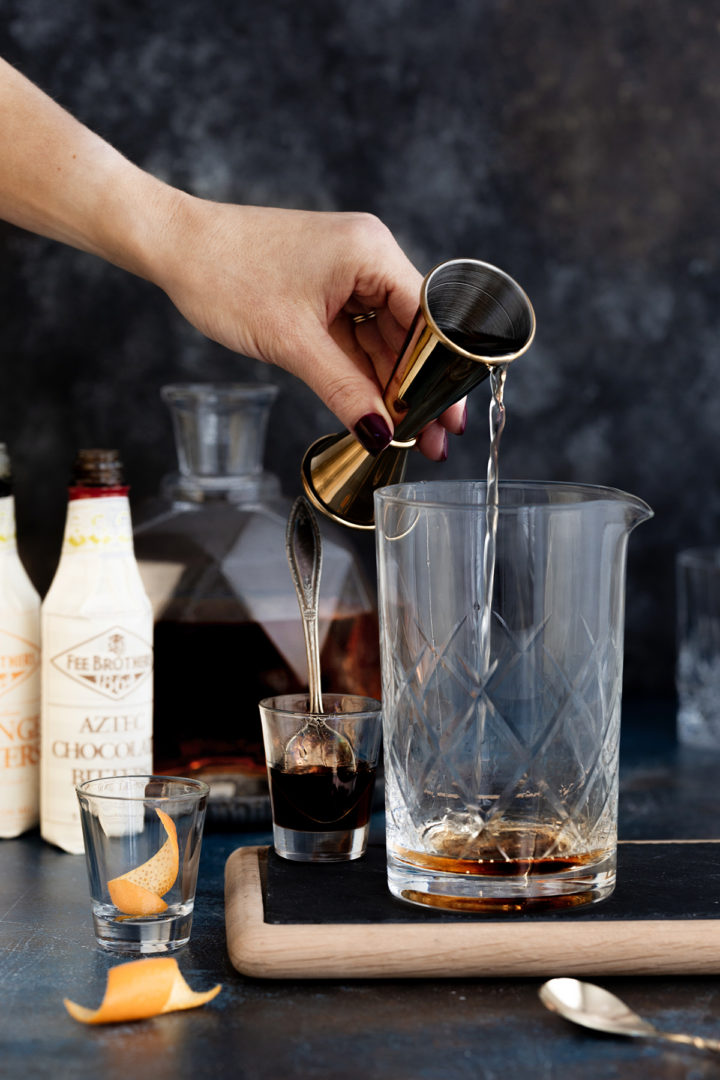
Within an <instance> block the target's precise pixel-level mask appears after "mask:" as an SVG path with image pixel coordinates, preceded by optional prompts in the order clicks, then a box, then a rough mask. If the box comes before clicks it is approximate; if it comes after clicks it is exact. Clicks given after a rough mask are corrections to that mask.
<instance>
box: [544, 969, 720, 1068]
mask: <svg viewBox="0 0 720 1080" xmlns="http://www.w3.org/2000/svg"><path fill="white" fill-rule="evenodd" d="M538 993H539V995H540V1000H541V1001H542V1003H543V1005H545V1006H546V1007H547V1008H548V1009H550V1010H551V1012H556V1013H559V1014H560V1016H563V1017H564V1018H565V1019H566V1020H570V1021H572V1022H573V1023H574V1024H581V1025H582V1027H586V1028H592V1029H593V1031H604V1032H606V1033H607V1034H609V1035H635V1036H639V1037H641V1038H646V1039H667V1040H668V1041H670V1042H675V1043H687V1044H688V1045H689V1046H694V1047H696V1048H697V1049H698V1050H718V1051H720V1039H703V1038H702V1037H701V1036H699V1035H683V1034H676V1033H675V1032H669V1031H659V1030H658V1029H657V1028H656V1027H654V1026H653V1025H652V1024H651V1023H649V1022H648V1021H647V1020H643V1019H642V1017H640V1016H638V1015H637V1013H634V1012H633V1011H632V1009H630V1008H629V1007H628V1006H627V1005H626V1004H625V1002H624V1001H621V1000H620V998H618V997H615V995H614V994H611V993H610V992H609V990H603V988H602V987H601V986H594V985H593V984H592V983H587V982H581V981H580V980H579V979H550V980H549V981H548V982H546V983H543V985H542V986H541V987H540V990H539V991H538Z"/></svg>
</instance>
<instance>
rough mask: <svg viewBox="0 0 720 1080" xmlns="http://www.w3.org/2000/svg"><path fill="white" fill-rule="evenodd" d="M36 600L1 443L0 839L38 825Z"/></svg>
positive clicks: (3, 448)
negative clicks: (20, 548)
mask: <svg viewBox="0 0 720 1080" xmlns="http://www.w3.org/2000/svg"><path fill="white" fill-rule="evenodd" d="M39 743H40V597H39V596H38V594H37V593H36V591H35V589H34V588H33V586H32V583H31V582H30V578H29V577H28V575H27V574H26V572H25V568H24V567H23V565H22V563H21V562H20V558H19V556H18V551H17V544H16V541H15V501H14V497H13V493H12V482H11V476H10V459H9V457H8V453H7V448H6V446H5V444H4V443H0V836H1V837H11V836H19V835H20V833H23V832H25V831H26V830H27V829H31V828H32V827H33V825H37V821H38V789H39V764H38V763H39V759H40V745H39Z"/></svg>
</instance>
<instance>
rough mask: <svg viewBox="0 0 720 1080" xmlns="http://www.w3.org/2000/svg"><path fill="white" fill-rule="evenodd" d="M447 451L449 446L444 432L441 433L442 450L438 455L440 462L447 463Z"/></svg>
mask: <svg viewBox="0 0 720 1080" xmlns="http://www.w3.org/2000/svg"><path fill="white" fill-rule="evenodd" d="M448 450H449V444H448V437H447V431H444V432H443V448H442V453H441V455H440V461H447V456H448Z"/></svg>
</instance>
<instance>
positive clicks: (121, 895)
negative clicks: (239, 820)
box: [77, 776, 209, 955]
mask: <svg viewBox="0 0 720 1080" xmlns="http://www.w3.org/2000/svg"><path fill="white" fill-rule="evenodd" d="M208 792H209V788H208V785H207V784H205V783H203V782H202V781H200V780H186V779H184V778H182V777H176V776H112V777H102V778H100V779H96V780H87V781H86V782H85V783H84V784H80V785H79V786H78V788H77V796H78V800H79V802H80V819H81V822H82V830H83V839H84V842H85V858H86V862H87V870H88V878H89V881H90V899H91V905H92V914H93V922H94V927H95V938H96V941H97V943H98V945H100V946H101V947H102V948H103V949H108V950H109V951H111V952H116V953H133V954H136V955H144V954H151V953H170V952H175V951H176V950H177V949H179V948H181V947H182V946H183V945H185V944H187V942H188V941H189V939H190V928H191V925H192V917H193V907H194V904H195V885H196V882H197V873H198V864H199V862H200V846H201V843H202V831H203V824H204V821H205V809H206V805H207V797H208Z"/></svg>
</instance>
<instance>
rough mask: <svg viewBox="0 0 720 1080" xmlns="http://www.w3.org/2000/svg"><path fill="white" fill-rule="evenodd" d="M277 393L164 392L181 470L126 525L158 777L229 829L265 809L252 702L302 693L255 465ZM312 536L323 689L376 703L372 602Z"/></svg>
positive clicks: (343, 541) (334, 551)
mask: <svg viewBox="0 0 720 1080" xmlns="http://www.w3.org/2000/svg"><path fill="white" fill-rule="evenodd" d="M276 395H277V388H276V387H275V386H272V385H269V384H263V383H260V384H251V385H243V384H203V383H199V384H198V383H196V384H186V385H172V386H165V387H163V389H162V397H163V399H164V400H165V402H166V403H167V404H168V405H169V407H170V410H171V415H172V421H173V427H174V432H175V439H176V444H177V454H178V463H179V472H178V473H176V474H172V475H170V476H167V477H165V479H164V480H163V482H162V485H161V490H160V495H159V496H158V498H157V499H154V500H150V501H149V502H146V503H145V505H144V506H141V507H139V508H138V511H137V512H136V514H135V518H136V524H135V530H134V536H135V551H136V556H137V560H138V564H139V567H140V573H141V575H142V578H143V582H144V584H145V588H146V590H147V592H148V595H149V596H150V599H151V602H152V605H153V612H154V619H155V709H154V740H155V770H156V771H158V772H163V773H169V774H176V775H177V774H179V775H183V776H200V777H202V778H203V779H205V780H207V781H208V782H209V783H210V786H211V792H212V795H211V799H210V802H211V809H212V806H213V803H214V806H215V811H216V813H215V816H216V818H218V817H219V816H222V815H223V813H227V815H228V816H229V817H230V818H231V819H232V820H233V821H237V820H239V819H242V818H249V819H253V818H254V817H257V816H258V814H261V813H262V812H264V809H265V806H264V800H266V797H267V796H266V792H267V788H266V771H265V758H264V752H263V745H262V732H261V727H260V718H259V713H258V702H259V701H260V700H261V699H262V698H264V697H269V696H274V695H278V694H285V693H294V692H298V691H301V690H302V689H303V688H304V687H305V686H306V685H307V674H306V660H305V646H304V640H303V632H302V624H301V619H300V612H299V610H298V605H297V598H296V595H295V590H294V586H293V582H292V577H291V574H290V569H289V567H288V564H287V559H286V554H285V530H286V527H287V519H288V514H289V511H290V500H286V499H285V498H284V497H283V496H282V495H281V492H280V485H279V481H278V479H277V477H275V476H274V475H272V474H269V473H267V472H264V471H263V465H262V460H263V453H264V447H265V437H266V431H267V421H268V416H269V413H270V409H271V406H272V403H273V401H274V400H275V397H276ZM321 528H322V530H323V552H324V554H323V571H322V582H321V590H320V593H321V596H320V642H321V667H322V674H323V689H324V690H325V691H342V692H345V693H356V694H366V695H368V696H371V697H378V696H379V692H380V686H379V681H380V676H379V660H378V632H377V614H376V605H375V598H374V593H373V590H372V589H371V588H370V587H369V585H368V582H367V580H366V577H365V575H364V573H363V571H362V569H361V567H360V565H359V563H358V560H357V558H356V556H355V553H354V552H353V549H352V548H351V547H350V545H349V541H348V539H347V538H346V536H345V534H344V532H343V531H342V530H338V529H337V528H335V527H333V526H332V524H331V523H329V522H326V521H323V522H322V523H321ZM254 800H259V802H258V801H254ZM223 806H224V807H225V809H224V810H223V809H222V807H223Z"/></svg>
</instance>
